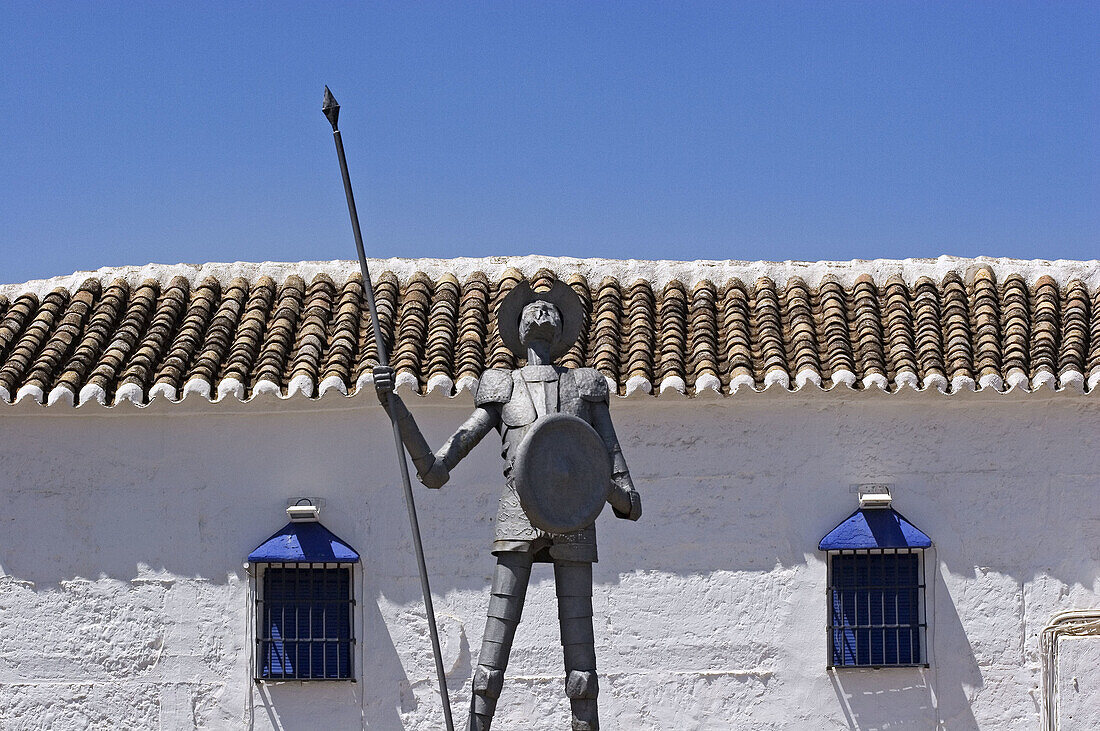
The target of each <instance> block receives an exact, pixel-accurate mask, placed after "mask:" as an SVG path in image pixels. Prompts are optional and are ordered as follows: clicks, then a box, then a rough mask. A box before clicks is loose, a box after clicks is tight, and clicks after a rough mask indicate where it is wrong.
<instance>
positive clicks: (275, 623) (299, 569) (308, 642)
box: [256, 563, 355, 680]
mask: <svg viewBox="0 0 1100 731" xmlns="http://www.w3.org/2000/svg"><path fill="white" fill-rule="evenodd" d="M257 585H258V596H257V599H256V618H257V628H256V645H257V647H256V651H257V657H258V659H259V661H258V662H257V668H258V672H259V677H260V678H262V679H264V680H347V679H349V678H351V677H352V657H353V654H352V651H351V648H352V645H353V644H354V642H355V638H354V637H353V635H352V611H353V609H354V606H355V599H354V593H353V587H352V570H351V567H350V566H343V567H341V566H339V565H338V564H316V563H287V564H268V565H267V566H265V567H264V570H263V573H262V574H261V575H260V577H259V580H258V584H257Z"/></svg>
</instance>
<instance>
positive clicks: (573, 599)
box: [554, 561, 600, 731]
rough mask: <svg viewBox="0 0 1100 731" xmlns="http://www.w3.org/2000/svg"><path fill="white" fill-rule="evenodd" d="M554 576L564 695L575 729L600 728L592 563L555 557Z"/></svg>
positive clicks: (583, 730)
mask: <svg viewBox="0 0 1100 731" xmlns="http://www.w3.org/2000/svg"><path fill="white" fill-rule="evenodd" d="M554 579H555V583H556V584H557V594H558V622H559V623H560V625H561V644H562V650H563V652H564V654H565V695H566V697H568V698H569V707H570V709H571V710H572V716H573V731H597V730H598V729H599V728H600V719H599V713H598V711H597V706H596V696H598V695H599V692H600V683H599V679H598V678H597V677H596V646H595V638H594V636H593V634H592V564H590V563H582V562H572V561H555V562H554Z"/></svg>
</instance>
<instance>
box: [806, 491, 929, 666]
mask: <svg viewBox="0 0 1100 731" xmlns="http://www.w3.org/2000/svg"><path fill="white" fill-rule="evenodd" d="M931 545H932V541H931V539H929V538H928V536H926V535H925V534H924V533H922V532H921V531H920V530H918V529H917V528H916V527H915V526H914V525H913V524H912V523H910V522H909V521H908V520H906V519H905V518H904V517H902V515H901V514H900V513H898V512H897V511H895V510H894V509H893V508H890V507H875V508H860V509H859V510H857V511H855V512H854V513H852V514H851V515H850V516H848V518H846V519H845V520H844V521H843V522H841V523H840V525H838V526H837V527H836V528H834V529H833V530H832V531H830V532H829V534H828V535H827V536H825V538H823V539H822V540H821V543H820V545H819V546H818V548H819V549H820V550H823V551H826V553H827V556H828V580H827V582H826V583H827V589H826V591H827V594H828V611H829V622H828V657H829V667H838V668H844V667H871V668H876V667H912V666H922V667H927V662H926V661H925V648H926V645H927V642H926V635H927V631H928V621H927V613H926V612H927V609H926V607H925V572H924V549H925V548H928V547H930V546H931Z"/></svg>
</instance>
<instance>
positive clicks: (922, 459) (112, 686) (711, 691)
mask: <svg viewBox="0 0 1100 731" xmlns="http://www.w3.org/2000/svg"><path fill="white" fill-rule="evenodd" d="M410 404H411V407H412V409H413V411H414V413H415V414H416V415H417V416H418V418H419V419H420V422H421V424H422V426H423V427H424V430H425V432H426V433H427V434H428V435H429V441H431V442H433V443H439V442H441V441H442V440H443V438H445V437H446V436H447V435H448V434H449V430H450V429H453V428H454V427H455V426H456V425H457V424H458V423H460V422H461V420H462V419H463V418H464V416H465V413H466V411H467V410H468V409H469V407H470V404H469V398H468V396H460V397H457V398H455V399H445V398H427V399H413V400H411V402H410ZM612 415H613V417H614V419H615V422H616V425H617V428H618V430H619V434H620V438H621V440H622V442H623V445H624V452H625V455H626V457H627V460H628V462H629V463H630V465H631V468H632V473H633V476H634V480H635V483H636V484H637V486H638V488H639V490H640V491H641V493H642V495H643V502H644V508H645V514H644V515H643V517H642V520H641V521H640V522H638V523H630V522H628V521H620V520H615V519H614V518H613V517H612V516H611V514H610V511H608V512H607V513H605V515H604V516H602V517H601V518H600V522H599V532H600V538H599V540H600V562H599V563H598V564H597V565H596V568H595V582H596V587H595V597H594V604H595V610H596V615H597V616H596V636H597V644H598V647H597V654H598V658H599V668H600V676H601V677H600V682H601V696H600V703H601V717H602V721H603V726H604V728H606V729H611V730H617V729H684V730H689V731H690V730H711V729H714V730H717V729H806V730H807V731H819V730H825V729H845V728H851V729H866V730H870V729H890V730H894V729H913V730H917V729H921V730H925V729H935V728H945V729H963V730H965V729H979V728H980V729H998V730H1001V729H1033V728H1036V727H1037V725H1038V723H1039V717H1040V703H1041V702H1042V701H1041V692H1040V679H1041V676H1040V654H1039V653H1040V650H1039V633H1040V631H1041V629H1042V628H1043V627H1044V625H1046V623H1047V622H1048V621H1049V619H1050V617H1051V616H1052V615H1053V614H1055V613H1056V612H1059V611H1063V610H1067V609H1073V608H1097V607H1100V582H1098V575H1100V571H1098V569H1100V509H1098V508H1100V493H1098V492H1097V489H1096V486H1097V483H1098V481H1100V430H1098V429H1097V428H1096V425H1097V422H1098V421H1100V402H1098V401H1096V400H1095V399H1092V398H1082V397H1081V396H1076V397H1071V396H1061V395H1056V394H1052V395H1050V396H1049V397H1047V396H1041V395H1037V394H1031V395H1025V396H1014V395H1012V394H1009V395H1007V396H1006V395H998V394H988V393H975V394H959V395H955V396H952V397H945V396H942V395H939V394H934V393H923V394H918V393H913V394H908V395H899V396H893V397H887V396H884V395H883V394H881V393H879V394H865V395H861V394H853V393H841V392H831V393H824V394H823V393H820V392H816V391H815V392H812V393H809V394H799V393H796V394H791V393H786V392H784V393H774V392H769V393H765V394H753V395H747V396H744V397H741V396H735V397H732V398H727V399H723V400H719V399H706V398H700V399H690V400H689V399H683V400H680V401H673V402H668V401H663V402H658V401H656V400H652V399H644V398H634V399H627V400H620V401H617V402H616V403H614V404H613V405H612ZM494 439H495V437H494V435H490V437H487V438H486V440H485V442H484V443H483V444H482V445H481V446H480V447H479V448H478V449H477V450H475V452H474V453H473V454H472V455H471V456H470V457H469V458H468V459H467V461H466V462H465V463H464V464H463V465H462V466H460V467H459V468H458V469H457V470H456V471H455V472H454V474H453V477H452V480H451V483H450V484H448V485H447V486H446V487H445V488H444V489H443V490H441V491H439V492H429V491H427V490H425V489H422V488H421V489H418V491H417V498H418V507H419V510H420V522H421V527H422V530H423V534H424V543H425V552H426V554H427V558H428V563H429V566H430V570H431V579H432V586H433V590H434V593H435V597H436V599H435V604H436V611H437V612H438V614H439V615H440V618H441V624H442V628H441V631H442V634H443V639H444V644H445V649H444V654H445V663H446V665H447V667H448V670H449V673H450V674H449V683H450V685H451V694H452V700H453V704H454V708H455V715H456V720H460V719H464V717H465V709H466V707H467V704H468V702H469V682H470V677H471V673H472V669H473V665H474V663H475V662H476V653H477V650H478V647H479V646H480V640H481V633H482V627H483V622H484V613H485V609H486V606H487V604H488V594H487V589H488V584H489V577H490V574H491V571H492V567H493V558H492V557H491V556H490V555H489V553H488V547H489V543H490V541H491V538H492V521H493V518H494V516H495V512H496V502H497V498H498V495H499V490H500V488H501V485H502V478H501V475H500V469H501V463H500V458H499V449H498V447H499V442H498V443H494ZM392 450H393V445H392V441H391V433H390V431H389V427H388V425H387V424H386V422H385V418H384V414H383V412H382V411H381V409H379V408H378V406H377V405H376V404H374V403H373V402H372V401H371V400H368V399H367V398H365V397H356V398H353V399H345V398H343V397H340V396H338V395H336V394H333V395H332V397H331V398H330V397H326V398H323V399H322V400H320V401H319V402H310V401H306V400H302V399H299V400H291V401H285V402H283V401H275V400H271V401H268V402H266V403H261V402H253V403H252V404H240V403H233V402H223V403H219V404H210V403H207V402H206V401H205V399H194V400H192V399H189V400H187V401H184V402H182V403H180V404H169V403H165V402H163V401H158V402H154V403H153V404H152V405H150V406H149V407H147V408H144V409H138V408H136V407H133V406H131V405H129V404H123V405H121V406H120V407H116V408H114V409H110V410H108V409H106V408H103V407H101V406H99V405H98V404H96V403H95V402H91V403H89V404H87V405H85V406H83V407H81V408H79V409H75V410H69V409H65V410H53V409H50V410H46V409H42V408H41V407H39V406H37V405H35V404H33V403H30V402H23V403H20V404H16V405H12V406H10V407H7V408H5V410H4V413H3V414H2V415H0V728H3V729H56V730H64V729H86V728H127V729H129V728H136V729H144V728H149V729H158V728H165V729H179V728H203V729H272V728H275V729H318V728H326V729H328V728H331V729H349V728H368V729H382V730H383V731H396V730H398V729H405V730H408V731H412V730H414V729H415V730H419V729H435V728H442V714H441V711H440V707H439V702H438V696H437V694H436V691H435V681H434V671H433V666H432V660H431V653H430V645H429V643H428V639H427V627H426V623H425V620H424V616H423V611H422V602H421V599H420V593H419V585H418V580H417V576H416V568H415V562H414V559H413V551H412V546H411V542H410V539H409V533H408V525H407V522H406V518H405V509H404V505H403V502H402V496H401V489H400V486H399V484H398V477H397V470H396V466H395V464H394V457H393V451H392ZM857 483H889V484H891V485H892V486H893V494H894V499H895V502H894V505H895V507H896V508H897V509H898V510H899V511H901V512H902V513H903V514H904V515H905V516H906V517H907V518H909V519H910V520H911V521H912V522H913V523H914V524H916V525H917V526H918V527H919V528H921V529H922V530H923V531H925V532H926V533H928V535H929V536H931V537H932V539H933V541H934V542H935V549H934V553H932V554H931V555H930V556H929V557H928V566H929V585H930V586H929V593H928V597H927V599H928V605H929V606H930V607H931V611H930V622H931V628H930V630H929V644H930V645H931V648H930V649H931V651H930V653H929V658H928V659H929V660H930V663H931V667H930V668H929V669H893V670H876V671H871V670H867V671H840V672H832V673H831V672H829V671H827V670H826V667H825V666H826V637H825V631H824V625H825V622H826V611H825V564H824V556H823V554H821V553H820V552H818V551H817V550H816V548H817V543H818V541H819V540H820V538H821V537H822V536H823V535H824V534H825V533H827V532H828V531H829V530H830V529H831V528H832V527H833V526H834V525H836V524H837V523H838V522H839V521H841V520H842V519H844V518H845V517H846V516H847V515H848V514H849V513H850V512H851V511H852V510H853V509H855V507H856V494H855V493H854V492H853V490H852V487H851V486H852V485H854V484H857ZM301 495H311V496H320V497H322V498H323V499H324V507H323V510H322V513H321V519H322V522H324V523H325V525H326V526H328V527H329V528H330V529H331V530H333V531H334V532H335V533H336V534H338V535H339V536H341V537H342V538H343V539H345V540H346V541H347V542H349V543H350V544H351V545H353V546H354V547H355V548H356V549H358V551H359V552H360V553H361V555H362V557H363V562H362V567H361V570H360V571H359V573H358V574H357V576H356V581H357V585H358V587H359V607H358V611H357V623H356V636H357V638H358V646H357V665H358V668H357V678H358V682H356V683H342V682H336V683H322V684H309V683H283V684H259V685H258V684H255V683H254V682H253V681H252V680H251V677H252V668H251V653H252V640H253V634H252V627H251V620H250V618H249V616H250V615H249V603H250V594H249V586H250V583H249V582H250V580H249V577H248V575H247V574H246V572H245V571H244V569H243V568H242V562H243V561H244V558H245V557H246V556H247V555H248V553H249V552H250V551H251V550H252V549H253V548H254V547H255V546H256V545H258V544H259V543H260V542H262V541H263V540H264V539H265V538H267V537H268V536H269V535H270V534H271V533H273V532H274V531H275V530H277V529H278V528H279V527H281V526H282V525H283V524H284V523H285V522H286V516H285V513H284V512H283V509H284V507H285V505H286V501H287V499H288V498H292V497H296V496H301ZM1073 642H1079V643H1081V644H1079V645H1072V646H1071V644H1070V641H1067V642H1066V643H1065V644H1064V650H1063V652H1064V654H1063V656H1062V660H1061V661H1062V662H1063V663H1065V666H1064V668H1063V669H1062V670H1061V672H1060V677H1061V678H1063V679H1065V678H1073V677H1076V678H1078V688H1079V690H1077V691H1075V690H1074V689H1073V688H1072V686H1070V687H1069V688H1068V689H1067V688H1063V689H1062V691H1061V692H1062V696H1061V697H1062V698H1063V699H1064V702H1065V703H1066V705H1065V706H1064V708H1063V709H1062V713H1063V714H1067V713H1072V714H1073V719H1074V724H1075V725H1073V726H1072V728H1075V729H1076V728H1096V727H1100V711H1097V706H1098V705H1100V704H1097V703H1095V702H1094V701H1089V700H1087V698H1091V699H1095V698H1097V695H1096V693H1097V691H1096V688H1097V682H1098V681H1097V676H1096V670H1095V667H1096V665H1095V663H1096V658H1097V657H1098V656H1097V655H1096V651H1095V648H1096V647H1098V646H1100V640H1075V641H1073ZM1089 642H1091V643H1093V644H1087V643H1089ZM1078 647H1079V648H1081V652H1077V648H1078ZM1065 682H1069V681H1068V680H1066V681H1065ZM1071 692H1074V693H1076V695H1071ZM1086 694H1091V695H1088V696H1087V698H1086V699H1085V700H1084V701H1082V700H1081V699H1083V698H1085V696H1086ZM1089 714H1092V715H1091V716H1090V715H1089ZM567 717H568V703H567V701H566V699H565V697H564V693H563V678H562V661H561V657H560V647H559V645H558V629H557V622H556V612H555V611H554V587H553V579H552V572H551V570H550V568H549V567H548V566H545V565H541V566H538V567H536V571H535V573H534V576H533V579H532V586H531V590H530V592H529V594H528V600H527V604H526V609H525V617H524V620H523V622H522V623H521V625H520V630H519V633H518V636H517V639H516V647H515V649H514V651H513V660H512V664H511V667H510V668H509V673H508V679H507V681H506V684H505V689H504V694H503V696H502V698H501V703H500V713H499V714H498V723H497V726H496V728H499V729H502V731H503V730H506V729H531V730H533V731H543V730H546V731H549V730H550V729H554V730H560V729H564V728H567V727H568V721H567ZM1067 717H1068V716H1067ZM1082 723H1083V724H1086V725H1081V724H1082ZM1066 728H1070V727H1069V726H1067V727H1066Z"/></svg>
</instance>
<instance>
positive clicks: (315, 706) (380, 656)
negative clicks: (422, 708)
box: [249, 580, 417, 731]
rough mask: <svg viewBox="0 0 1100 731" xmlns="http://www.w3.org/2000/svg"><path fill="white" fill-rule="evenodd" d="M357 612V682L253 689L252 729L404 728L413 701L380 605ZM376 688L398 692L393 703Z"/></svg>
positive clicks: (286, 684) (370, 591)
mask: <svg viewBox="0 0 1100 731" xmlns="http://www.w3.org/2000/svg"><path fill="white" fill-rule="evenodd" d="M364 592H365V594H366V596H367V597H371V596H374V593H375V592H376V587H372V586H371V582H370V581H369V580H368V581H367V585H366V586H365V587H364ZM361 606H362V613H361V617H362V619H361V624H360V626H358V627H357V629H356V631H357V632H361V633H362V634H361V635H360V637H359V641H358V644H359V646H367V648H368V649H367V650H366V651H360V649H359V647H357V648H356V657H357V661H358V662H359V665H360V667H359V668H358V669H357V670H356V673H355V674H356V677H357V678H359V680H358V681H357V682H349V681H332V682H329V681H324V682H312V683H310V682H265V683H256V684H255V686H254V688H253V690H252V694H251V700H250V709H249V716H250V719H251V723H250V724H249V728H250V729H254V728H260V729H267V728H271V729H275V730H276V731H300V730H302V729H315V728H320V727H321V726H320V725H319V724H322V723H323V724H324V725H325V726H326V727H328V728H340V729H356V728H369V729H394V731H399V730H402V729H404V728H405V726H404V724H403V723H402V721H401V716H400V714H401V713H409V712H411V711H414V710H416V707H417V698H416V695H415V693H413V692H412V689H411V688H410V685H409V679H408V677H407V676H406V674H405V669H404V667H403V666H402V664H401V658H400V657H399V656H398V654H397V648H396V647H395V646H394V644H393V641H392V640H391V639H390V633H389V631H388V629H387V627H386V623H385V620H384V619H383V618H382V613H381V612H380V611H379V610H378V605H377V604H376V603H375V602H373V601H365V602H361ZM366 679H369V682H367V680H366ZM380 688H394V689H399V694H398V696H399V697H398V698H397V699H396V700H397V702H394V700H395V699H394V698H393V697H392V696H391V695H390V694H388V693H380V692H379V689H380ZM319 709H324V713H323V714H320V713H319ZM322 719H323V720H322Z"/></svg>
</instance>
